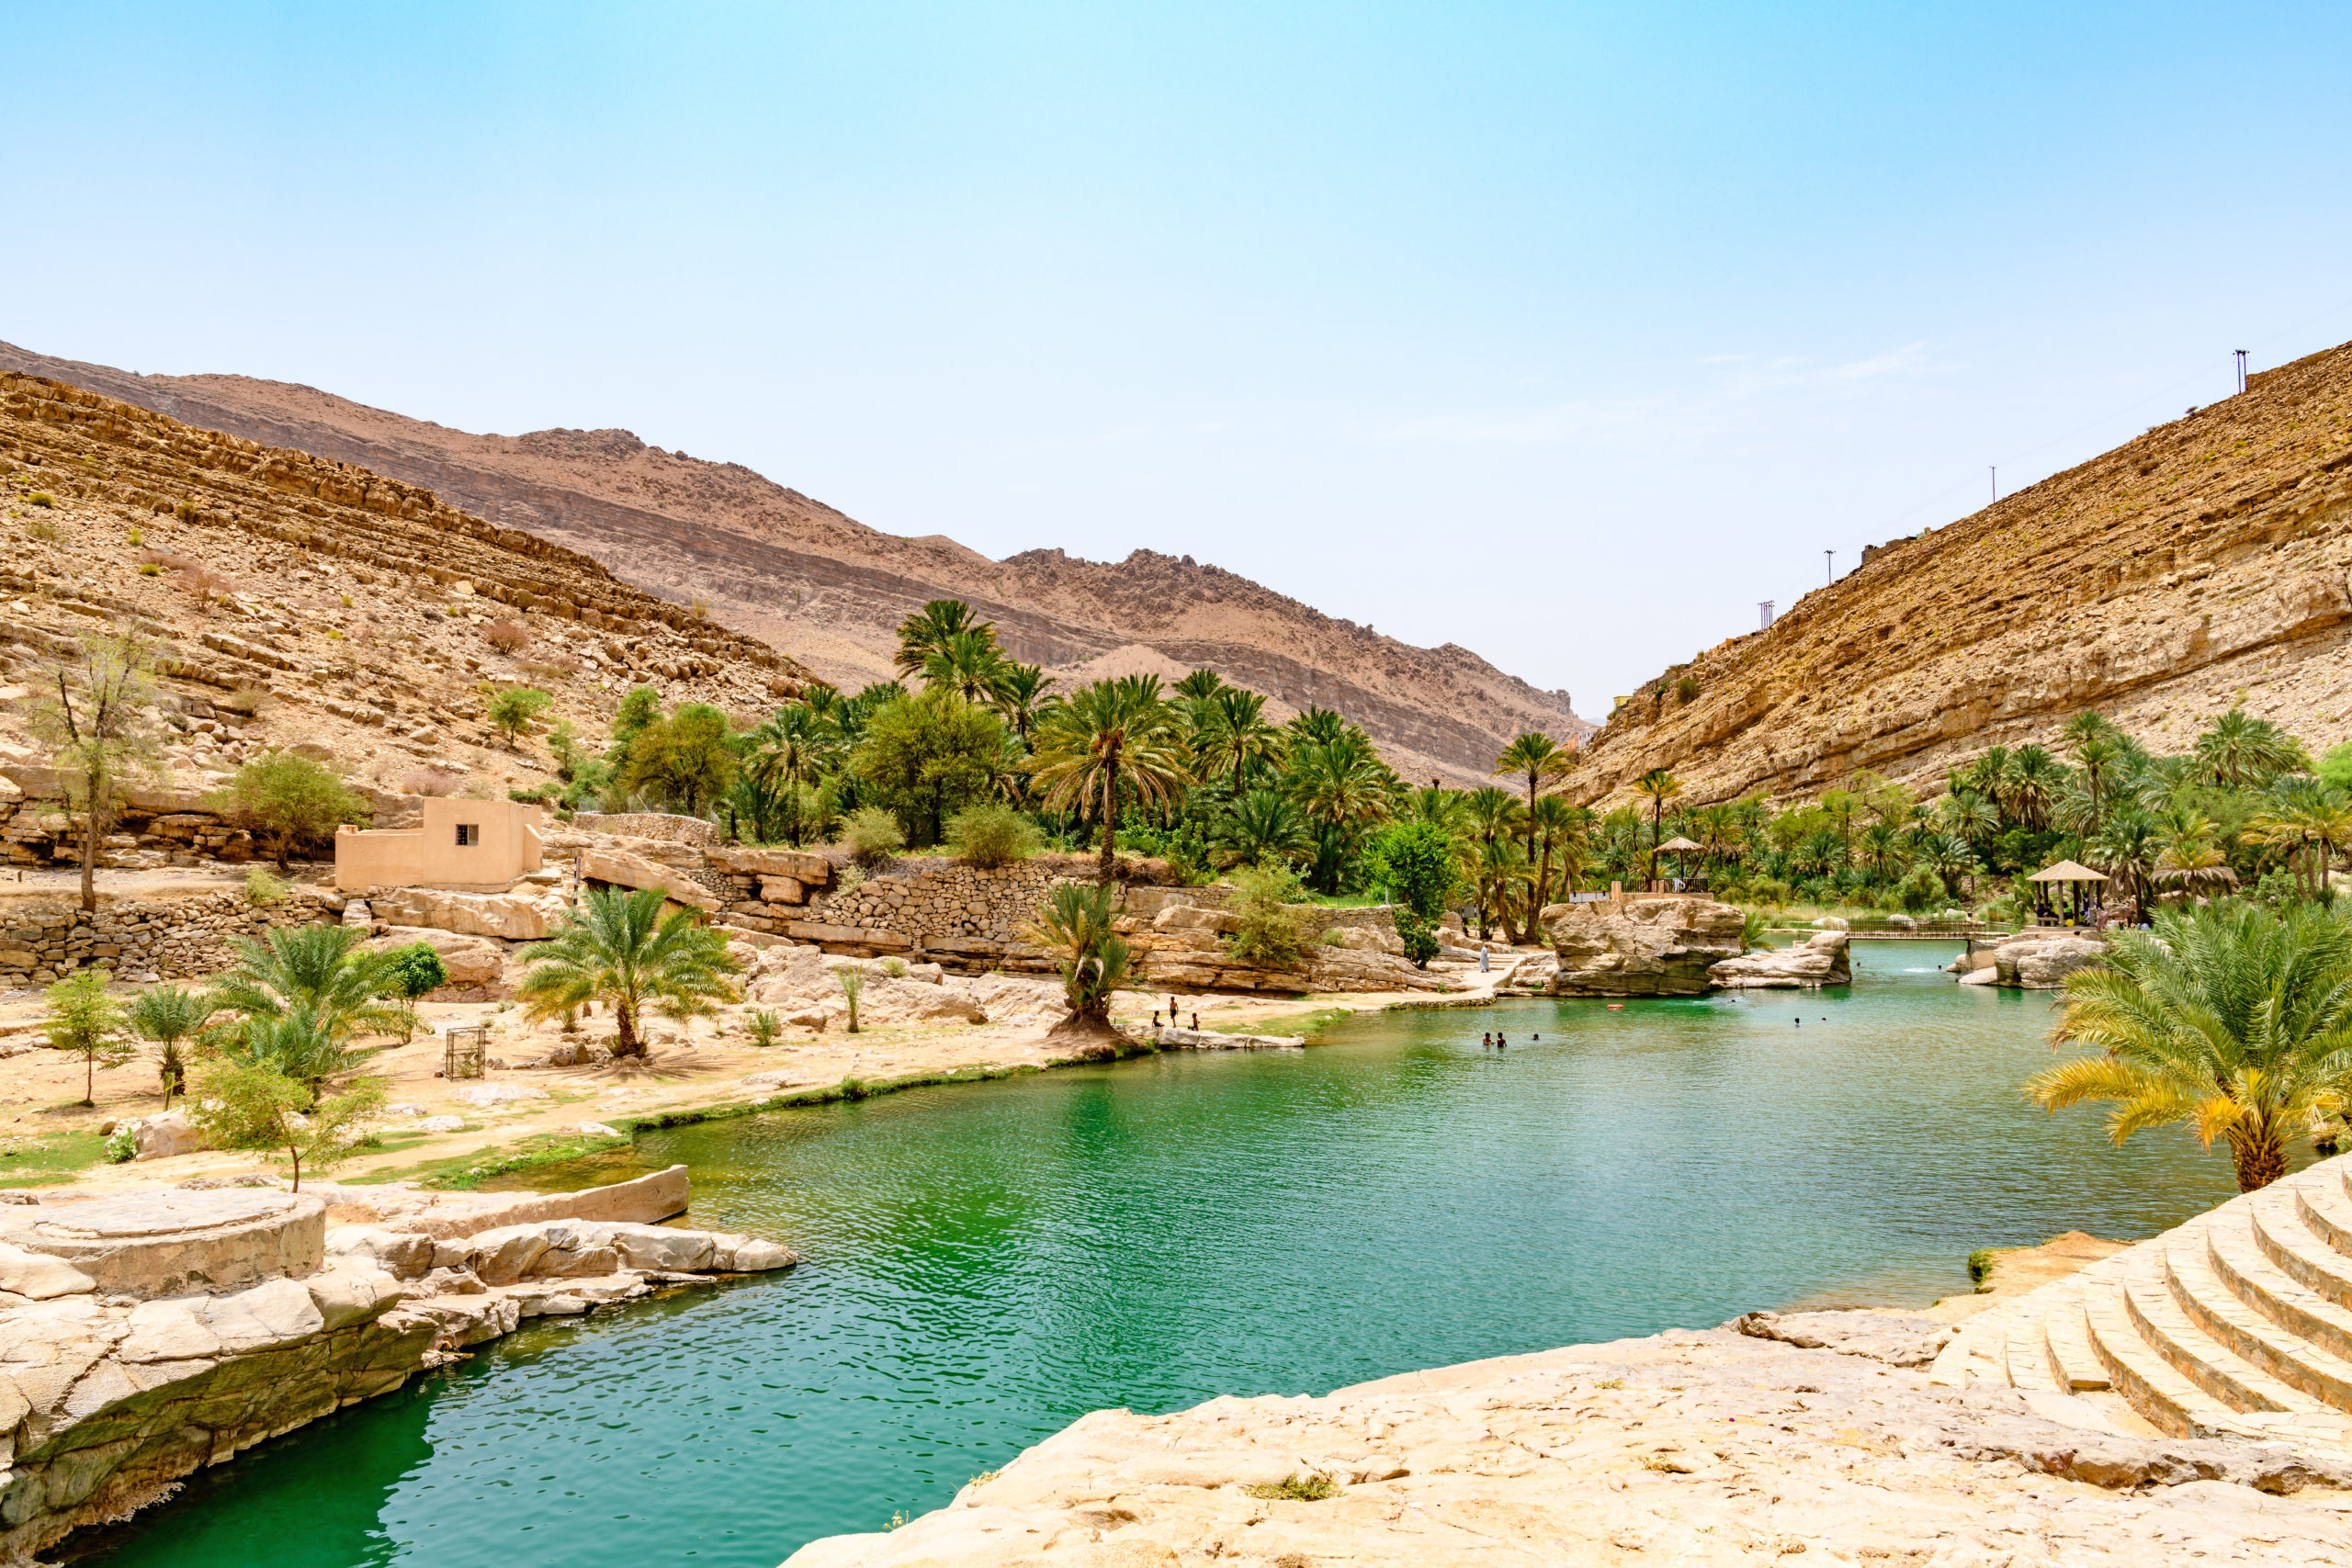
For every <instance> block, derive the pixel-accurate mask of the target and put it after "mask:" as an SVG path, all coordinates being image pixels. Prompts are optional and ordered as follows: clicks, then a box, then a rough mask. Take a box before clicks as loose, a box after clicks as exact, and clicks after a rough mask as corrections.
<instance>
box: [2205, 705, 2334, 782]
mask: <svg viewBox="0 0 2352 1568" xmlns="http://www.w3.org/2000/svg"><path fill="white" fill-rule="evenodd" d="M2196 755H2197V760H2198V761H2199V762H2200V763H2202V764H2203V765H2204V766H2205V769H2206V770H2207V773H2208V774H2209V776H2210V777H2211V779H2212V781H2213V782H2214V783H2215V784H2224V785H2227V786H2228V787H2230V788H2232V789H2235V788H2237V787H2238V786H2239V785H2241V784H2248V783H2254V782H2257V781H2259V780H2262V779H2265V778H2267V777H2269V776H2271V775H2272V774H2275V773H2301V772H2307V771H2309V769H2310V767H2311V757H2310V755H2309V754H2308V753H2307V752H2305V751H2304V750H2303V743H2302V742H2301V741H2300V740H2298V739H2295V738H2294V737H2293V736H2291V735H2289V734H2288V733H2287V732H2286V731H2284V730H2282V729H2280V728H2278V726H2277V725H2275V724H2273V723H2271V722H2270V721H2269V720H2268V719H2267V718H2256V717H2255V716H2254V715H2252V714H2250V713H2247V712H2246V711H2245V709H2244V708H2232V709H2231V710H2230V711H2229V712H2227V713H2225V714H2223V715H2222V716H2220V717H2219V718H2217V719H2215V720H2214V721H2213V722H2212V723H2211V724H2210V725H2208V726H2207V727H2206V728H2205V732H2204V733H2203V734H2201V735H2199V737H2198V738H2197V745H2196Z"/></svg>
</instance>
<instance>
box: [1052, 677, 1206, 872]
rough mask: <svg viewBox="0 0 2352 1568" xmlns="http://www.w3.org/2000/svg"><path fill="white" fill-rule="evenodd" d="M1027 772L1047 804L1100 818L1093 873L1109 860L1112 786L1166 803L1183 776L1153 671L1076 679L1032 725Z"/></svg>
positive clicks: (1113, 841) (1114, 804)
mask: <svg viewBox="0 0 2352 1568" xmlns="http://www.w3.org/2000/svg"><path fill="white" fill-rule="evenodd" d="M1030 771H1031V773H1032V774H1033V775H1034V776H1035V779H1036V780H1037V782H1038V784H1040V785H1042V786H1043V787H1044V792H1045V804H1046V807H1047V809H1049V810H1055V811H1067V810H1069V809H1071V808H1073V807H1075V808H1076V809H1077V810H1079V812H1080V814H1081V815H1089V814H1091V815H1092V816H1093V817H1094V818H1096V819H1097V820H1098V821H1100V822H1101V823H1102V824H1103V856H1102V865H1101V870H1100V872H1099V873H1098V876H1099V878H1100V880H1102V881H1103V882H1105V883H1107V882H1109V881H1110V880H1111V874H1112V872H1113V871H1114V868H1115V866H1116V863H1117V849H1118V833H1119V805H1120V793H1119V792H1120V790H1121V788H1122V786H1124V787H1125V789H1126V790H1127V791H1128V792H1129V793H1130V794H1132V795H1135V796H1136V799H1137V800H1138V801H1141V802H1145V803H1151V802H1162V803H1164V802H1167V801H1170V800H1172V799H1174V798H1175V797H1176V795H1178V793H1179V792H1180V791H1182V788H1183V787H1184V785H1185V784H1187V783H1189V782H1190V781H1191V777H1192V774H1191V771H1190V770H1189V769H1188V768H1187V767H1186V766H1185V758H1184V745H1183V735H1182V730H1181V728H1180V726H1179V725H1178V723H1177V718H1176V712H1175V709H1174V708H1172V707H1171V706H1170V705H1169V703H1168V702H1167V700H1166V699H1165V698H1163V697H1162V696H1161V695H1160V694H1159V676H1157V675H1122V676H1119V677H1117V678H1116V679H1114V680H1107V681H1097V682H1094V683H1093V684H1092V685H1090V686H1081V687H1080V688H1079V690H1077V691H1076V692H1074V693H1072V694H1070V698H1069V701H1068V702H1066V703H1064V704H1063V705H1061V706H1060V707H1057V708H1056V709H1055V710H1054V711H1053V713H1052V714H1051V715H1050V716H1048V717H1047V718H1046V722H1045V723H1044V724H1042V725H1040V726H1039V727H1038V729H1037V754H1036V756H1035V759H1034V760H1033V761H1032V762H1031V764H1030Z"/></svg>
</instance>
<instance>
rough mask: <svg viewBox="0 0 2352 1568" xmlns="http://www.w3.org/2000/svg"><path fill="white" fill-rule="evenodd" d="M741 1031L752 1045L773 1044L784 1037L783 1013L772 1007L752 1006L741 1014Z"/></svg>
mask: <svg viewBox="0 0 2352 1568" xmlns="http://www.w3.org/2000/svg"><path fill="white" fill-rule="evenodd" d="M743 1032H744V1033H746V1034H748V1035H750V1036H751V1037H752V1044H754V1045H761V1046H766V1045H773V1044H775V1043H776V1042H777V1041H779V1040H781V1039H783V1038H784V1015H783V1014H782V1013H779V1012H777V1011H776V1010H775V1009H773V1008H753V1009H752V1010H751V1011H750V1012H748V1013H746V1014H744V1015H743Z"/></svg>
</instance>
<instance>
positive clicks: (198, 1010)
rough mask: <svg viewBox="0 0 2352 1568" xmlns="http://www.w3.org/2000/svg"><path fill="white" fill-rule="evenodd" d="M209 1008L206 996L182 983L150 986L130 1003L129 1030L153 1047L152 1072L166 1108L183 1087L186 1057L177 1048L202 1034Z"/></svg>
mask: <svg viewBox="0 0 2352 1568" xmlns="http://www.w3.org/2000/svg"><path fill="white" fill-rule="evenodd" d="M213 1010H214V1003H213V1000H212V998H210V997H209V996H207V995H205V994H204V993H203V992H201V991H196V990H191V989H189V988H188V987H186V986H150V987H147V988H146V989H145V990H143V991H141V992H140V993H139V996H138V998H137V999H136V1000H135V1001H133V1002H132V1003H131V1004H130V1010H129V1012H128V1013H127V1014H126V1016H127V1018H128V1019H129V1021H130V1032H132V1033H133V1034H136V1035H137V1036H139V1038H140V1039H141V1040H144V1041H146V1042H147V1043H149V1044H151V1045H153V1046H154V1047H155V1076H156V1077H157V1078H158V1080H160V1081H161V1083H162V1085H163V1089H164V1110H166V1111H169V1110H170V1109H171V1108H172V1096H173V1095H175V1094H177V1093H179V1092H181V1091H182V1090H184V1089H187V1057H186V1056H185V1055H182V1053H181V1049H180V1048H181V1047H182V1046H184V1045H187V1044H188V1043H191V1042H193V1041H196V1040H198V1039H200V1038H201V1037H202V1036H203V1034H204V1031H205V1026H206V1025H207V1024H209V1023H210V1022H211V1021H212V1014H213Z"/></svg>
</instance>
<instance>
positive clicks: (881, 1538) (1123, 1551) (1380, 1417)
mask: <svg viewBox="0 0 2352 1568" xmlns="http://www.w3.org/2000/svg"><path fill="white" fill-rule="evenodd" d="M1853 1315H1855V1316H1857V1317H1860V1316H1866V1315H1870V1314H1853ZM1306 1475H1321V1476H1325V1477H1328V1478H1329V1480H1330V1481H1331V1482H1332V1483H1334V1484H1336V1485H1337V1486H1338V1487H1339V1488H1340V1495H1337V1496H1334V1497H1330V1498H1328V1499H1326V1500H1323V1501H1319V1502H1306V1501H1294V1500H1287V1499H1282V1498H1272V1497H1267V1496H1263V1495H1253V1494H1252V1493H1251V1491H1250V1488H1252V1487H1263V1488H1272V1487H1275V1486H1278V1485H1279V1484H1280V1483H1282V1482H1283V1481H1284V1480H1285V1479H1286V1478H1289V1477H1293V1476H1306ZM2346 1481H2352V1474H2341V1473H2338V1472H2337V1471H2336V1470H2335V1468H2334V1467H2331V1466H2329V1465H2328V1464H2326V1463H2324V1462H2323V1461H2315V1460H2312V1459H2308V1458H2306V1457H2304V1456H2301V1455H2297V1454H2295V1453H2293V1452H2291V1451H2289V1450H2282V1449H2277V1448H2263V1447H2256V1446H2252V1445H2243V1444H2233V1443H2222V1442H2195V1441H2149V1440H2145V1439H2142V1438H2130V1437H2124V1436H2120V1435H2117V1434H2113V1433H2107V1432H2100V1431H2097V1430H2091V1429H2086V1428H2085V1427H2076V1426H2072V1425H2064V1424H2061V1423H2059V1422H2057V1421H2053V1420H2049V1419H2045V1418H2044V1417H2043V1416H2040V1415H2038V1414H2036V1413H2035V1410H2034V1407H2033V1406H2032V1405H2031V1404H2029V1402H2028V1400H2027V1398H2026V1396H2024V1395H2022V1394H2019V1393H2016V1392H2015V1391H2012V1390H2000V1391H1994V1390H1989V1389H1979V1390H1973V1391H1971V1392H1969V1393H1958V1392H1955V1391H1952V1390H1949V1389H1940V1388H1936V1387H1932V1386H1930V1385H1929V1384H1928V1382H1927V1380H1926V1379H1925V1378H1924V1377H1922V1376H1920V1375H1919V1374H1917V1373H1915V1372H1910V1371H1900V1370H1897V1369H1895V1368H1893V1367H1889V1366H1886V1365H1883V1364H1881V1363H1879V1362H1877V1361H1874V1360H1871V1359H1867V1358H1866V1357H1864V1356H1862V1355H1859V1354H1850V1353H1849V1354H1839V1353H1837V1352H1836V1351H1834V1350H1828V1349H1806V1348H1798V1347H1796V1346H1792V1345H1788V1344H1783V1343H1778V1342H1773V1341H1768V1340H1761V1339H1757V1338H1753V1337H1747V1336H1743V1335H1741V1334H1738V1333H1734V1332H1727V1331H1724V1330H1720V1329H1719V1330H1713V1331H1709V1332H1703V1333H1690V1332H1679V1331H1678V1332H1670V1333H1667V1334H1661V1335H1657V1336H1656V1337H1651V1338H1647V1339H1627V1340H1620V1341H1617V1342H1616V1343H1613V1344H1607V1345H1585V1346H1575V1347H1571V1348H1566V1349H1560V1350H1551V1351H1545V1352H1543V1353H1541V1354H1537V1355H1531V1356H1518V1357H1511V1358H1506V1359H1498V1360H1491V1361H1480V1362H1473V1363H1471V1364H1469V1365H1466V1366H1459V1367H1452V1368H1447V1369H1445V1370H1443V1371H1430V1372H1415V1373H1408V1374H1406V1375H1404V1376H1401V1377H1394V1378H1388V1379H1385V1380H1382V1381H1380V1382H1371V1383H1364V1384H1360V1385H1358V1386H1356V1387H1354V1388H1346V1389H1341V1390H1340V1391H1338V1392H1337V1393H1332V1394H1330V1395H1329V1396H1326V1397H1324V1398H1319V1399H1317V1398H1306V1397H1297V1398H1284V1397H1268V1398H1259V1399H1231V1398H1227V1399H1216V1400H1212V1401H1210V1402H1209V1403H1207V1404H1203V1405H1200V1406H1198V1407H1196V1408H1194V1409H1192V1410H1188V1411H1182V1412H1180V1413H1178V1414H1175V1415H1172V1416H1137V1415H1136V1414H1134V1413H1132V1412H1130V1411H1125V1410H1109V1411H1097V1412H1096V1413H1094V1414H1093V1415H1091V1416H1086V1417H1084V1418H1083V1419H1081V1420H1080V1421H1079V1422H1077V1423H1076V1424H1075V1425H1073V1426H1071V1427H1068V1428H1066V1429H1065V1430H1063V1431H1062V1432H1060V1433H1058V1434H1057V1435H1056V1436H1054V1437H1052V1438H1047V1439H1046V1441H1045V1442H1043V1443H1041V1444H1039V1445H1038V1446H1037V1447H1035V1448H1034V1449H1032V1450H1029V1451H1028V1452H1026V1453H1024V1454H1023V1455H1022V1456H1021V1457H1020V1458H1018V1459H1017V1460H1015V1461H1012V1463H1011V1464H1009V1465H1007V1466H1006V1467H1005V1468H1004V1470H1003V1472H1001V1474H1000V1475H998V1476H996V1477H995V1478H993V1479H984V1480H980V1481H976V1482H974V1483H972V1484H970V1485H967V1487H965V1489H964V1490H963V1491H962V1492H960V1493H959V1494H957V1495H956V1499H955V1501H954V1502H952V1503H951V1504H949V1505H948V1506H946V1507H944V1508H941V1509H938V1510H936V1511H934V1512H933V1513H930V1514H926V1515H924V1516H922V1517H920V1518H917V1519H915V1520H914V1521H913V1522H911V1523H910V1524H908V1525H907V1526H905V1527H904V1528H902V1529H898V1530H896V1531H893V1532H890V1533H888V1534H874V1535H852V1536H835V1537H831V1538H829V1539H826V1540H817V1541H812V1542H810V1543H809V1545H807V1546H805V1547H803V1548H802V1549H801V1550H800V1551H797V1552H796V1553H795V1554H794V1555H793V1556H792V1557H791V1558H790V1559H789V1568H852V1565H854V1568H917V1565H922V1568H964V1565H972V1568H979V1565H999V1564H1001V1565H1004V1568H1012V1565H1014V1564H1021V1565H1032V1564H1034V1565H1037V1568H1046V1565H1050V1564H1054V1563H1061V1562H1068V1563H1071V1564H1083V1565H1086V1568H1095V1565H1102V1568H1109V1565H1111V1564H1121V1565H1125V1564H1139V1565H1140V1564H1166V1565H1170V1568H1179V1565H1181V1568H1193V1565H1194V1564H1201V1565H1206V1564H1210V1563H1217V1564H1232V1563H1242V1564H1251V1565H1254V1568H1297V1565H1302V1564H1306V1565H1319V1564H1325V1563H1342V1562H1344V1563H1349V1564H1357V1565H1363V1564H1395V1565H1397V1568H1405V1565H1408V1564H1410V1565H1412V1568H1453V1565H1456V1564H1459V1565H1464V1568H1468V1565H1474V1564H1475V1565H1478V1568H1486V1565H1489V1564H1521V1563H1526V1564H1534V1563H1575V1564H1583V1563H1638V1562H1672V1563H1679V1564H1715V1563H1724V1564H1731V1563H1742V1564H1748V1563H1755V1562H1774V1561H1779V1562H1788V1561H1789V1560H1790V1559H1791V1558H1792V1557H1794V1556H1796V1555H1797V1554H1799V1553H1804V1554H1806V1555H1805V1556H1804V1561H1806V1562H1818V1561H1827V1562H1857V1561H1860V1562H1908V1563H1919V1564H1929V1563H1934V1564H1947V1563H1949V1564H1962V1563H1967V1564H1985V1565H1987V1568H1990V1565H1992V1564H2024V1563H2061V1562H2064V1563H2077V1562H2112V1563H2115V1564H2118V1565H2119V1568H2120V1565H2123V1564H2132V1565H2139V1564H2150V1563H2184V1564H2185V1563H2188V1562H2202V1563H2212V1562H2248V1563H2256V1562H2258V1563H2266V1564H2271V1563H2290V1562H2292V1563H2352V1541H2347V1535H2346V1522H2347V1518H2352V1497H2347V1496H2346V1494H2345V1493H2343V1492H2342V1491H2340V1490H2338V1488H2339V1487H2340V1486H2342V1485H2343V1484H2344V1483H2346ZM1816 1553H1817V1554H1819V1555H1814V1554H1816Z"/></svg>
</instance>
